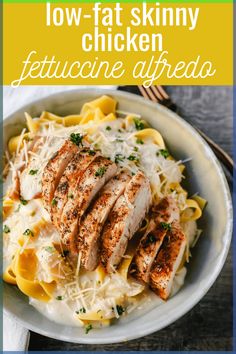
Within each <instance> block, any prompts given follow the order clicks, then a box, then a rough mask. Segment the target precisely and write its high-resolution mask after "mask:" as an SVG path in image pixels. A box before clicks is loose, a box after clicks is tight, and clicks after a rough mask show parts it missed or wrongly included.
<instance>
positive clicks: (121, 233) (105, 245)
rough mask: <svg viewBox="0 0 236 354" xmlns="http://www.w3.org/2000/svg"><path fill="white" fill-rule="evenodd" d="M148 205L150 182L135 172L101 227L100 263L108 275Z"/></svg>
mask: <svg viewBox="0 0 236 354" xmlns="http://www.w3.org/2000/svg"><path fill="white" fill-rule="evenodd" d="M150 204H151V189H150V183H149V180H148V179H147V177H146V176H145V175H144V173H143V172H141V171H139V172H138V173H137V174H136V175H134V176H133V177H132V178H131V180H130V182H129V183H128V185H127V186H126V188H125V192H124V194H123V195H121V196H120V198H119V199H118V200H117V202H116V204H115V206H114V208H113V209H112V211H111V213H110V214H109V217H108V221H107V222H106V224H105V226H104V230H103V235H102V253H101V261H102V263H103V265H104V267H105V268H106V270H107V272H108V273H111V272H113V271H114V269H115V268H116V267H117V266H118V265H119V263H120V261H121V259H122V256H123V255H124V253H125V251H126V248H127V245H128V241H129V240H130V239H131V238H132V236H133V235H134V233H135V232H136V231H137V230H138V229H139V227H140V225H141V223H142V221H143V219H144V217H145V215H146V213H147V211H148V209H149V207H150Z"/></svg>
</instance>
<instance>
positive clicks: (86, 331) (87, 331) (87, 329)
mask: <svg viewBox="0 0 236 354" xmlns="http://www.w3.org/2000/svg"><path fill="white" fill-rule="evenodd" d="M91 329H93V326H92V325H91V323H89V324H88V325H87V326H86V327H85V334H88V333H89V331H91Z"/></svg>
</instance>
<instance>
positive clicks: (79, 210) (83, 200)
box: [60, 156, 117, 253]
mask: <svg viewBox="0 0 236 354" xmlns="http://www.w3.org/2000/svg"><path fill="white" fill-rule="evenodd" d="M116 171H117V166H116V164H114V163H113V162H111V161H110V160H108V159H106V158H105V157H102V156H98V157H96V158H95V160H94V161H93V162H92V163H91V164H90V165H89V167H88V168H87V169H86V171H85V172H84V174H83V176H82V178H81V180H80V181H79V183H78V185H77V186H76V188H75V189H74V192H73V198H69V199H68V200H67V203H66V204H65V206H64V209H63V212H62V215H61V223H60V232H61V235H62V239H63V242H64V243H66V244H69V246H70V249H71V251H72V252H73V253H76V252H78V250H77V246H76V242H75V236H76V235H77V234H78V227H79V223H80V219H81V217H82V216H83V214H84V212H85V211H86V209H87V208H88V206H89V204H90V202H91V201H92V199H93V198H94V197H95V195H96V194H97V193H98V192H99V190H100V189H101V188H102V187H103V186H104V184H105V183H106V182H107V181H108V180H109V179H110V178H112V177H113V176H114V175H115V174H116Z"/></svg>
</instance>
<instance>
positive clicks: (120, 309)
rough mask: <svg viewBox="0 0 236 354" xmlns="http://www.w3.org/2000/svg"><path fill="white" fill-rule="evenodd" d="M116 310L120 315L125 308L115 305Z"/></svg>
mask: <svg viewBox="0 0 236 354" xmlns="http://www.w3.org/2000/svg"><path fill="white" fill-rule="evenodd" d="M116 311H117V312H118V315H119V316H121V315H122V314H123V313H124V312H125V309H124V308H123V306H121V305H116Z"/></svg>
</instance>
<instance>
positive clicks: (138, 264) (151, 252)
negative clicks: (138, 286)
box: [130, 197, 180, 283]
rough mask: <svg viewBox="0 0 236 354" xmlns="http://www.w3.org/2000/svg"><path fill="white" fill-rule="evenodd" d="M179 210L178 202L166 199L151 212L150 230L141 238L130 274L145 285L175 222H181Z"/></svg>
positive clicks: (169, 198)
mask: <svg viewBox="0 0 236 354" xmlns="http://www.w3.org/2000/svg"><path fill="white" fill-rule="evenodd" d="M179 215H180V212H179V208H178V206H177V203H176V201H175V200H174V199H173V198H171V197H166V198H164V199H162V200H161V202H160V203H159V204H158V205H157V206H155V207H154V208H153V210H152V212H151V218H150V222H149V225H148V228H147V230H146V232H145V234H144V236H143V237H142V238H141V241H140V243H139V245H138V248H137V250H136V252H135V255H134V258H133V261H132V264H131V267H130V274H131V275H132V276H133V277H135V278H136V279H138V280H141V281H143V282H145V283H148V282H149V274H150V271H151V268H152V265H153V262H154V260H155V258H156V256H157V254H158V252H159V250H160V247H161V245H162V243H163V241H164V238H165V236H166V234H167V231H168V228H169V227H170V225H171V222H172V221H173V220H179Z"/></svg>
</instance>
